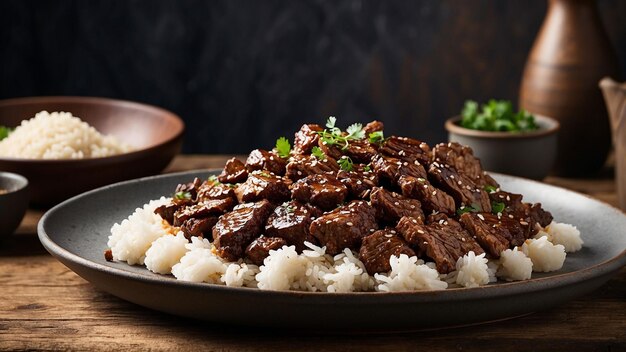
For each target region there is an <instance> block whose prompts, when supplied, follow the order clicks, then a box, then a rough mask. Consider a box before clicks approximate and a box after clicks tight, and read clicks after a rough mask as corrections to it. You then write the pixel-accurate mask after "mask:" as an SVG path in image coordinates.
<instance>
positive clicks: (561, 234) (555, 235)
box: [535, 221, 584, 253]
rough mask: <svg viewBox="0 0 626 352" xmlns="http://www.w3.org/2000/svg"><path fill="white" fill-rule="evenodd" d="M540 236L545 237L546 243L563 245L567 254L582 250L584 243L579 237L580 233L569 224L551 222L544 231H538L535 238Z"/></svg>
mask: <svg viewBox="0 0 626 352" xmlns="http://www.w3.org/2000/svg"><path fill="white" fill-rule="evenodd" d="M542 236H546V237H547V238H548V241H550V242H552V243H554V244H560V245H563V247H565V251H566V252H567V253H572V252H576V251H579V250H580V249H581V248H583V243H584V242H583V240H582V238H581V237H580V231H579V230H578V229H577V228H576V227H575V226H572V225H570V224H564V223H560V222H555V221H553V222H552V223H551V224H550V225H548V226H546V228H545V231H539V233H537V235H536V236H535V238H539V237H542Z"/></svg>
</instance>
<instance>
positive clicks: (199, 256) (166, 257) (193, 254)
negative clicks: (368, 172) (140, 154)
mask: <svg viewBox="0 0 626 352" xmlns="http://www.w3.org/2000/svg"><path fill="white" fill-rule="evenodd" d="M169 201H170V199H169V198H165V197H162V198H160V199H159V200H153V201H151V202H149V203H148V204H145V205H144V206H143V207H142V208H137V209H136V210H135V212H134V213H133V214H131V215H130V216H129V217H128V218H127V219H125V220H124V221H122V222H121V223H119V224H115V225H114V226H113V227H112V229H111V236H110V237H109V241H108V246H109V248H111V251H112V256H113V259H114V260H119V261H125V262H127V263H128V264H142V265H143V264H145V265H146V267H147V268H148V269H149V270H150V271H152V272H155V273H159V274H172V275H173V276H174V277H176V279H178V280H183V281H191V282H205V283H211V284H219V285H227V286H232V287H256V288H259V289H262V290H298V291H312V292H354V291H380V292H394V291H415V290H441V289H446V288H448V287H477V286H483V285H486V284H488V283H491V282H495V281H497V279H498V278H499V279H501V280H506V281H517V280H527V279H530V278H531V274H532V272H533V271H535V272H537V271H542V272H543V271H554V270H558V269H560V268H561V267H562V266H563V262H564V261H565V256H566V251H567V252H573V251H576V250H578V249H580V248H581V247H582V240H581V239H580V232H579V231H578V230H577V229H576V228H575V227H573V226H571V225H567V224H560V223H556V222H553V223H552V224H550V225H549V226H547V227H546V229H544V230H546V231H547V232H546V231H540V232H539V233H538V235H537V236H536V238H534V239H528V240H527V241H526V242H525V243H524V245H523V246H522V248H521V249H520V248H514V249H507V250H505V251H503V252H502V254H501V256H500V258H499V259H498V260H492V259H488V258H486V257H485V254H481V255H475V253H474V252H469V253H468V254H466V255H465V256H463V257H461V258H459V259H458V261H457V263H456V270H455V271H453V272H451V273H449V274H445V275H442V274H439V273H438V272H437V270H436V268H435V264H434V263H431V262H424V261H423V260H422V259H419V258H417V257H415V256H412V257H408V256H407V255H404V254H402V255H400V256H399V257H396V256H392V257H390V258H389V260H390V264H391V268H392V270H391V271H390V272H387V273H377V274H375V275H373V276H371V275H369V274H368V273H367V271H366V270H365V266H364V264H363V263H362V262H361V261H360V260H359V259H358V253H354V252H353V251H352V250H350V249H347V248H346V249H344V251H343V252H342V253H340V254H338V255H336V256H334V257H333V256H330V255H329V254H326V253H325V248H324V247H318V246H315V245H313V244H311V243H308V242H307V243H306V246H307V248H308V249H306V250H304V251H302V253H300V254H299V253H298V252H297V251H296V250H295V247H293V246H284V247H282V248H280V249H278V250H272V251H270V255H269V257H267V258H266V259H265V261H264V262H263V265H261V266H256V265H253V264H250V263H248V262H246V261H244V260H243V259H240V260H239V261H237V262H228V261H225V260H224V259H222V258H221V257H219V256H218V255H217V254H216V251H215V247H214V246H213V244H211V243H210V242H209V241H208V240H207V239H202V238H197V237H192V242H191V243H189V242H188V241H187V240H186V239H185V238H184V236H183V234H182V232H178V231H177V228H175V227H172V226H170V225H169V224H168V223H167V222H166V221H164V220H163V219H162V218H161V217H160V216H159V215H157V214H155V213H154V210H155V209H156V208H157V207H158V206H160V205H164V204H167V203H168V202H169ZM542 234H544V235H542ZM549 237H552V238H549ZM554 238H556V239H557V240H560V241H563V242H566V243H563V244H560V243H552V242H550V239H552V240H554Z"/></svg>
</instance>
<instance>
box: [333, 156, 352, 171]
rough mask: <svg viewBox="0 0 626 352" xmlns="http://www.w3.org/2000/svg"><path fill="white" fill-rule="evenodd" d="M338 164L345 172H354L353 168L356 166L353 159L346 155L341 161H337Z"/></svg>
mask: <svg viewBox="0 0 626 352" xmlns="http://www.w3.org/2000/svg"><path fill="white" fill-rule="evenodd" d="M337 164H339V167H341V169H342V170H343V171H352V166H353V165H354V163H353V162H352V159H350V157H347V156H345V155H344V156H342V157H341V159H339V160H338V161H337Z"/></svg>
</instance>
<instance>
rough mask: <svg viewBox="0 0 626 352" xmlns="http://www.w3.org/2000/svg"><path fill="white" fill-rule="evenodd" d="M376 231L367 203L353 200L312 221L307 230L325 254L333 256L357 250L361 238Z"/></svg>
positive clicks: (370, 208)
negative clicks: (324, 249)
mask: <svg viewBox="0 0 626 352" xmlns="http://www.w3.org/2000/svg"><path fill="white" fill-rule="evenodd" d="M377 229H378V224H377V223H376V218H375V211H374V208H372V207H371V206H370V205H369V204H367V202H364V201H362V200H354V201H352V202H350V203H348V204H346V205H344V206H341V207H339V208H336V209H335V210H333V211H330V212H328V213H325V214H324V215H322V216H320V217H319V218H317V219H315V220H313V222H312V223H311V226H310V228H309V230H310V232H311V235H313V237H315V238H317V240H318V241H319V243H320V244H321V245H322V246H326V253H328V254H330V255H335V254H338V253H340V252H341V251H342V250H343V249H344V248H358V247H359V246H360V245H361V241H362V239H363V237H365V236H367V235H369V234H371V233H372V232H374V231H375V230H377Z"/></svg>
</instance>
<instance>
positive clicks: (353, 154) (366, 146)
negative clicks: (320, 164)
mask: <svg viewBox="0 0 626 352" xmlns="http://www.w3.org/2000/svg"><path fill="white" fill-rule="evenodd" d="M318 145H319V147H320V149H321V150H322V151H323V152H324V154H326V155H327V156H330V157H331V158H333V159H336V160H339V159H340V158H341V157H343V156H346V157H349V158H350V160H352V162H354V163H362V164H368V163H369V162H370V161H372V157H373V156H374V155H376V149H375V148H374V146H373V145H372V144H370V142H369V140H367V139H362V140H353V141H350V143H349V144H348V146H345V145H342V144H333V145H329V144H326V142H324V141H322V140H320V141H319V142H318Z"/></svg>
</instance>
